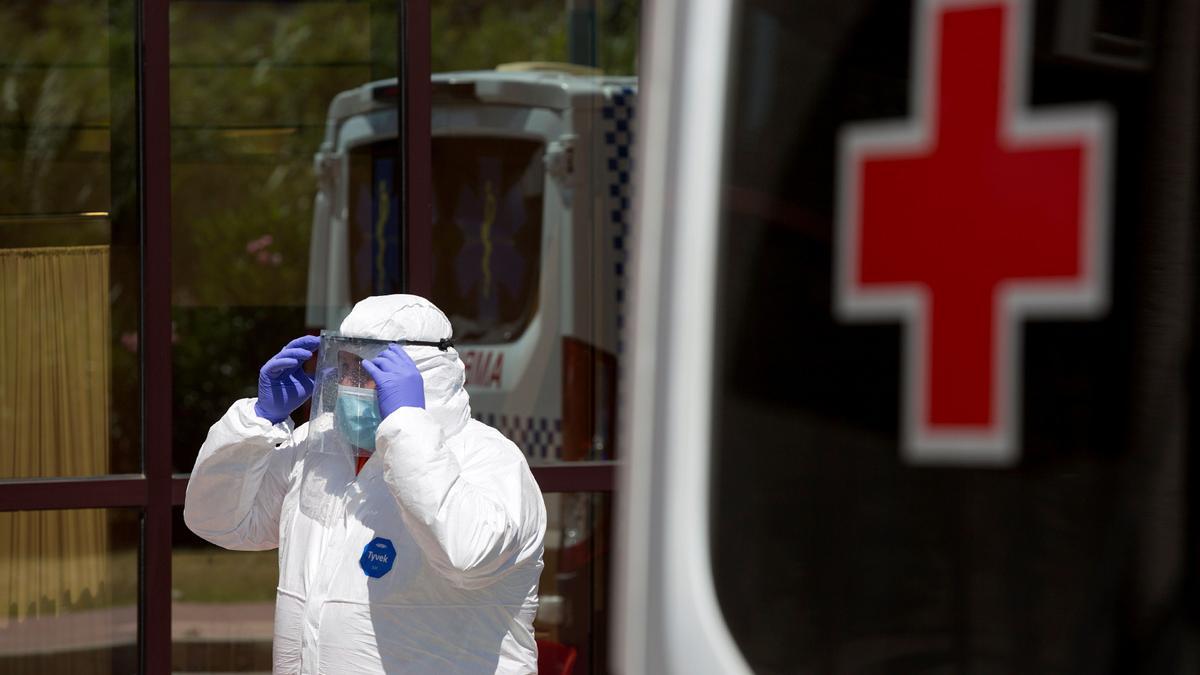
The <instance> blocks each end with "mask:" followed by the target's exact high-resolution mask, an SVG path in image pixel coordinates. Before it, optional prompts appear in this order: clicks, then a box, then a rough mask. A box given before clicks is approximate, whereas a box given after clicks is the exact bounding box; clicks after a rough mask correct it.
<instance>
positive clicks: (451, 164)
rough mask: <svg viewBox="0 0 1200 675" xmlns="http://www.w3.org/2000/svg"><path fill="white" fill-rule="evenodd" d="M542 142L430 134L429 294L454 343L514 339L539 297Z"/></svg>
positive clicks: (533, 309) (534, 308)
mask: <svg viewBox="0 0 1200 675" xmlns="http://www.w3.org/2000/svg"><path fill="white" fill-rule="evenodd" d="M542 153H543V144H542V143H541V142H539V141H535V140H528V139H521V138H504V137H480V136H473V137H457V136H441V137H435V138H434V139H433V242H434V260H433V277H434V286H433V294H432V299H433V300H434V301H435V302H436V303H437V304H438V306H440V307H441V308H442V309H443V310H444V311H445V312H446V315H447V316H448V317H449V318H450V321H451V323H453V324H454V334H455V338H456V340H457V341H458V342H459V343H477V344H478V343H484V344H486V343H499V342H511V341H513V340H516V339H517V338H518V337H520V336H521V333H522V332H523V331H524V330H525V328H526V326H527V325H528V324H529V321H530V320H531V319H532V317H533V314H534V312H535V310H536V309H537V303H538V288H537V287H538V279H539V273H538V267H539V265H540V264H541V248H540V247H541V235H542V197H543V183H544V181H543V174H544V171H543V168H542Z"/></svg>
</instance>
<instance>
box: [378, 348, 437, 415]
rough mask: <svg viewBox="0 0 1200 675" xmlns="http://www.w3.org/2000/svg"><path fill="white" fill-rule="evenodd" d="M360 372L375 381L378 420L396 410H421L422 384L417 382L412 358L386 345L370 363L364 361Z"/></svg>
mask: <svg viewBox="0 0 1200 675" xmlns="http://www.w3.org/2000/svg"><path fill="white" fill-rule="evenodd" d="M363 369H364V370H366V371H367V373H369V374H370V375H371V377H372V378H373V379H374V380H375V393H376V395H377V397H378V398H379V416H380V417H381V418H382V419H385V420H386V419H387V418H388V415H391V414H392V413H393V412H395V411H396V409H397V408H406V407H407V408H424V407H425V380H423V379H421V373H420V371H418V370H417V364H415V363H413V360H412V357H410V356H409V355H408V354H406V353H405V352H404V349H403V348H401V347H400V346H398V345H388V348H387V349H385V350H383V352H382V353H381V354H380V355H379V356H376V357H375V358H374V359H371V360H370V361H367V360H365V359H364V360H363Z"/></svg>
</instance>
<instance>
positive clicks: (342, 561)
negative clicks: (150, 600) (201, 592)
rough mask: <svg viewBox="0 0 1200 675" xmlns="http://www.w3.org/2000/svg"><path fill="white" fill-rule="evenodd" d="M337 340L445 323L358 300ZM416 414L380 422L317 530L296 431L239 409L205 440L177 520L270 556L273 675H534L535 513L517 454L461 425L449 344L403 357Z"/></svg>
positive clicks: (407, 305)
mask: <svg viewBox="0 0 1200 675" xmlns="http://www.w3.org/2000/svg"><path fill="white" fill-rule="evenodd" d="M341 332H342V333H344V334H347V335H353V336H357V337H369V338H377V339H389V340H395V339H403V338H407V339H412V340H431V341H436V340H438V339H440V338H444V337H447V336H449V335H450V324H449V321H448V320H447V319H446V317H445V315H444V314H442V312H441V311H440V310H438V309H437V308H436V307H434V306H433V305H432V304H431V303H429V302H428V301H426V300H424V299H422V298H418V297H416V296H403V295H393V296H382V297H376V298H368V299H367V300H364V301H362V302H360V303H359V304H358V305H356V306H355V308H354V310H353V311H352V312H351V314H350V315H349V316H348V317H347V318H346V320H345V321H344V322H343V323H342V327H341ZM406 350H408V351H409V353H410V355H413V358H414V361H415V362H416V363H417V366H418V369H419V370H420V371H421V374H422V377H423V378H424V380H425V400H426V408H425V409H420V408H400V409H398V410H397V411H396V412H394V413H392V414H391V415H390V416H389V417H388V418H387V419H386V420H384V421H383V423H382V424H381V425H380V427H379V431H378V433H377V435H376V451H375V454H374V456H373V457H372V458H371V459H370V461H368V462H367V463H366V465H365V466H364V467H363V469H362V472H361V473H360V474H359V475H358V479H357V480H356V481H355V482H353V483H352V484H351V485H350V486H349V488H348V489H346V490H345V493H344V494H342V495H337V501H336V503H335V505H334V509H335V511H334V513H336V514H337V515H338V517H336V518H334V519H333V522H331V524H330V525H329V526H328V527H327V526H325V525H322V524H321V523H319V522H317V521H315V520H313V519H312V518H310V517H308V516H307V515H305V513H304V512H302V511H301V509H299V508H298V504H299V499H300V489H299V488H300V484H301V479H302V476H303V474H304V464H305V439H306V438H307V433H308V426H309V425H308V424H304V425H301V426H300V427H299V428H298V429H295V431H294V432H293V431H292V428H291V420H284V421H283V422H282V423H280V424H276V425H272V424H271V423H270V422H268V421H267V420H265V419H262V418H261V417H258V416H257V415H256V414H255V412H254V403H255V399H242V400H240V401H238V402H236V403H234V404H233V406H232V407H231V408H230V409H229V411H228V412H227V413H226V414H225V416H224V417H222V418H221V419H220V420H219V421H218V422H217V423H216V424H214V425H213V426H212V428H211V429H210V430H209V432H208V438H207V440H206V441H205V442H204V445H203V447H201V449H200V455H199V456H198V457H197V458H196V465H195V468H194V469H193V471H192V476H191V480H190V481H189V482H188V489H187V500H186V503H185V506H184V519H185V520H186V522H187V525H188V527H189V528H191V530H192V531H193V532H195V533H196V534H198V535H200V536H201V537H203V538H205V539H207V540H208V541H211V542H213V543H214V544H217V545H218V546H222V547H225V548H228V549H235V550H244V551H254V550H266V549H272V548H275V547H277V546H278V547H279V587H278V590H277V595H276V605H275V641H274V661H275V672H277V673H322V674H329V675H332V674H334V673H379V672H386V673H438V674H439V675H443V674H446V673H535V672H537V648H536V646H535V644H534V638H533V618H534V615H535V614H536V612H537V602H538V600H537V586H538V577H539V576H540V574H541V570H542V552H543V543H542V541H543V537H544V535H545V532H546V509H545V504H544V502H543V500H542V496H541V492H540V491H539V490H538V486H537V483H536V482H535V481H534V479H533V476H532V474H531V473H530V471H529V466H528V464H527V463H526V461H525V457H524V455H522V454H521V452H520V450H518V449H517V447H516V446H515V445H514V444H513V443H512V442H511V441H509V440H508V439H507V438H505V437H504V436H503V435H502V434H500V432H498V431H496V430H495V429H492V428H491V427H489V426H487V425H485V424H483V423H481V422H479V421H477V420H474V419H471V417H470V407H469V403H468V397H467V394H466V392H465V391H464V390H463V388H462V387H463V380H464V377H463V365H462V362H461V361H460V360H459V359H458V355H457V353H456V352H454V350H453V349H451V350H450V351H448V352H440V351H438V350H437V349H436V348H433V347H407V348H406ZM376 537H383V538H386V539H388V540H390V541H391V542H392V544H393V545H394V546H395V549H396V557H395V562H394V565H393V567H392V569H391V570H390V571H389V572H388V573H387V574H385V575H384V576H383V577H382V578H379V579H372V578H371V577H369V576H367V575H366V574H365V573H364V571H363V569H362V568H361V567H360V566H359V558H360V556H361V555H363V550H364V547H365V546H366V545H367V543H368V542H371V541H372V540H373V539H375V538H376Z"/></svg>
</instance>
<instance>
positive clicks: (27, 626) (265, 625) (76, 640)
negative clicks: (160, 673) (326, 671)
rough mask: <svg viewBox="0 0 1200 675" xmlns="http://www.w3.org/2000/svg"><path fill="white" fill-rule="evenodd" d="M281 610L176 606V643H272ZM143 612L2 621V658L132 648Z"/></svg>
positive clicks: (256, 605) (255, 606) (242, 605)
mask: <svg viewBox="0 0 1200 675" xmlns="http://www.w3.org/2000/svg"><path fill="white" fill-rule="evenodd" d="M274 616H275V606H274V604H273V603H269V602H256V603H229V604H208V603H186V602H177V603H174V605H173V609H172V621H171V636H172V641H173V642H214V643H232V642H240V643H245V642H266V643H268V644H269V643H270V642H271V636H272V633H273V621H274ZM136 642H137V608H136V607H133V606H128V607H109V608H105V609H95V610H89V611H85V612H73V613H69V614H63V615H61V616H54V617H42V618H36V619H29V620H26V621H16V622H13V621H9V620H7V619H3V618H0V657H4V656H16V655H19V654H47V653H56V652H67V651H80V650H94V649H104V648H106V647H107V648H115V647H119V646H123V645H132V644H135V643H136Z"/></svg>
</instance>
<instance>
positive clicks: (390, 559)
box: [358, 537, 396, 579]
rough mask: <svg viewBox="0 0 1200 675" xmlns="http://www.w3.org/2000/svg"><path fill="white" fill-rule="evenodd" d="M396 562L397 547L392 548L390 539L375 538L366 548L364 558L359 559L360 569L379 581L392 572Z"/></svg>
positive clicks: (364, 548) (363, 553)
mask: <svg viewBox="0 0 1200 675" xmlns="http://www.w3.org/2000/svg"><path fill="white" fill-rule="evenodd" d="M395 562H396V547H395V546H392V542H391V540H390V539H384V538H383V537H375V538H374V539H372V540H371V542H370V543H368V544H367V545H366V546H364V547H363V552H362V557H361V558H359V559H358V565H359V567H362V569H363V572H365V573H366V575H367V576H369V577H371V578H372V579H378V578H379V577H381V576H383V575H385V574H387V573H388V572H391V571H392V565H393V564H395Z"/></svg>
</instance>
